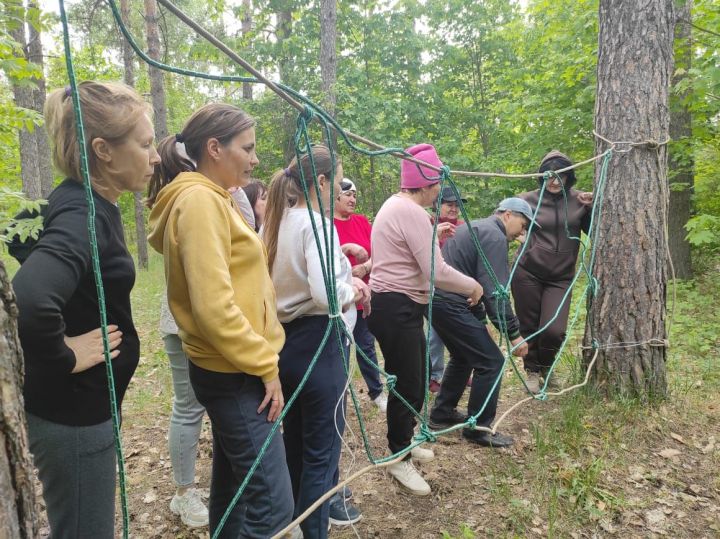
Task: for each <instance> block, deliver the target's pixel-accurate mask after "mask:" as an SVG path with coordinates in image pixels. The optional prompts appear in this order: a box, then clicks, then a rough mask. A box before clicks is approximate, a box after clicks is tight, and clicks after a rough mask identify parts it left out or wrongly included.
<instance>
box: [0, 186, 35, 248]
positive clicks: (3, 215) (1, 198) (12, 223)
mask: <svg viewBox="0 0 720 539" xmlns="http://www.w3.org/2000/svg"><path fill="white" fill-rule="evenodd" d="M45 204H47V201H46V200H29V199H28V198H26V197H25V195H24V194H23V193H21V192H17V191H12V190H10V189H7V188H4V187H2V188H0V245H1V246H2V247H3V248H4V247H5V243H6V242H8V241H10V240H12V239H13V238H16V237H17V238H18V239H20V241H25V240H27V239H28V238H29V237H32V238H34V239H37V238H38V235H39V234H40V232H41V231H42V226H43V221H42V217H41V216H40V210H41V209H42V206H43V205H45ZM23 210H28V211H29V212H31V213H33V214H35V215H36V216H35V217H32V218H30V219H15V216H16V215H17V214H18V213H20V212H21V211H23Z"/></svg>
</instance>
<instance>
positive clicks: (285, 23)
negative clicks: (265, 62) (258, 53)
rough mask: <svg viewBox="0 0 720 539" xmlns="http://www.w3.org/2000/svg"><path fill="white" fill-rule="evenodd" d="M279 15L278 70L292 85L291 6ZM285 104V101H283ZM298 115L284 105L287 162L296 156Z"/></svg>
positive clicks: (283, 125) (284, 144) (286, 81)
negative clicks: (296, 122)
mask: <svg viewBox="0 0 720 539" xmlns="http://www.w3.org/2000/svg"><path fill="white" fill-rule="evenodd" d="M276 17H277V31H276V33H275V36H276V37H277V43H278V50H279V51H280V59H279V61H278V71H279V72H280V81H281V82H282V83H283V84H287V85H288V86H292V80H291V73H292V61H291V59H290V55H289V54H288V53H287V44H286V42H287V40H288V39H290V35H291V34H292V11H291V8H290V7H287V6H286V7H285V8H284V9H283V10H281V11H278V12H277V13H276ZM283 105H284V103H283ZM296 117H297V114H296V111H295V109H291V108H290V107H287V106H284V107H283V117H282V130H283V133H284V134H285V136H284V137H283V138H284V141H283V157H284V160H285V162H286V163H289V162H290V160H291V159H292V158H293V157H295V145H294V143H293V136H294V134H295V125H296V124H295V118H296Z"/></svg>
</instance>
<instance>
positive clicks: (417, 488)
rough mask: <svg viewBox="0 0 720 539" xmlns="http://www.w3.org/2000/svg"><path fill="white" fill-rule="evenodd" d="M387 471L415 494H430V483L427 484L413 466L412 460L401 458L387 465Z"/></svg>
mask: <svg viewBox="0 0 720 539" xmlns="http://www.w3.org/2000/svg"><path fill="white" fill-rule="evenodd" d="M388 472H390V475H392V476H393V477H394V478H395V479H396V480H397V482H398V483H400V484H401V485H402V486H403V487H405V488H406V489H407V490H409V491H410V492H411V493H412V494H415V495H416V496H427V495H428V494H430V485H428V484H427V482H426V481H425V479H423V477H422V475H420V473H419V472H418V471H417V470H416V469H415V466H413V463H412V460H410V459H408V460H401V461H400V462H396V463H395V464H391V465H390V466H388Z"/></svg>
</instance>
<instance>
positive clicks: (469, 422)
mask: <svg viewBox="0 0 720 539" xmlns="http://www.w3.org/2000/svg"><path fill="white" fill-rule="evenodd" d="M467 426H468V428H469V429H473V430H475V427H476V426H477V417H475V416H474V415H471V416H470V417H468V418H467Z"/></svg>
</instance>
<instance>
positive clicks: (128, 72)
mask: <svg viewBox="0 0 720 539" xmlns="http://www.w3.org/2000/svg"><path fill="white" fill-rule="evenodd" d="M120 16H121V17H122V20H123V22H124V23H125V24H126V25H127V26H130V0H120ZM122 44H123V45H122V48H123V67H124V71H123V80H124V81H125V84H127V85H128V86H133V87H134V86H135V64H134V62H133V59H134V55H135V53H134V51H133V50H132V47H131V46H130V43H128V41H127V40H126V39H123V40H122ZM133 205H134V208H133V209H134V214H135V245H136V246H137V260H138V266H139V267H140V268H142V269H147V267H148V247H147V233H146V232H145V205H144V204H143V194H142V193H133Z"/></svg>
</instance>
